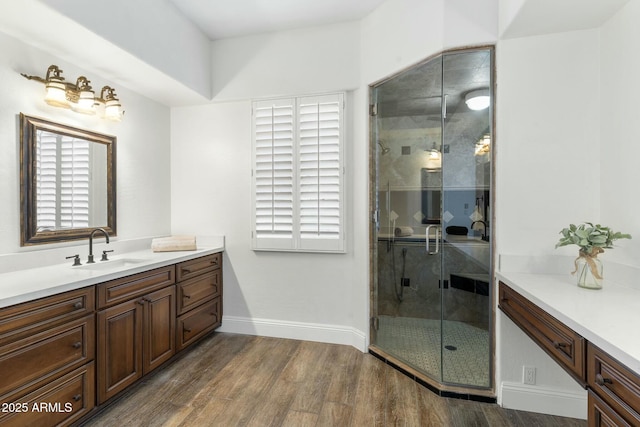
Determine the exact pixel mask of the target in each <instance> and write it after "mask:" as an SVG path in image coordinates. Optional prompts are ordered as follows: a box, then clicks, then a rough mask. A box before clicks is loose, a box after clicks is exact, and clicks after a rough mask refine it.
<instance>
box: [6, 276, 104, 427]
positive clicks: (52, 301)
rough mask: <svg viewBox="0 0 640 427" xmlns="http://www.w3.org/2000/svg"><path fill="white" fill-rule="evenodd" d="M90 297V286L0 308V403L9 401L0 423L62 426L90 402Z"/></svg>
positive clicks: (92, 309) (92, 323) (92, 333)
mask: <svg viewBox="0 0 640 427" xmlns="http://www.w3.org/2000/svg"><path fill="white" fill-rule="evenodd" d="M94 295H95V290H94V288H93V287H90V288H87V289H81V290H78V291H72V292H67V293H64V294H60V295H55V296H52V297H48V298H42V299H39V300H36V301H31V302H28V303H24V304H18V305H15V306H12V307H7V308H3V309H0V372H1V373H2V374H1V375H0V402H1V403H3V404H7V405H12V406H11V407H9V406H8V407H6V408H4V409H6V411H3V412H0V425H3V426H4V425H8V426H13V425H15V426H25V425H47V424H49V423H51V425H54V424H60V425H66V424H69V423H71V422H73V421H74V420H77V419H79V418H80V417H82V416H84V415H85V414H86V413H88V412H89V411H90V410H91V409H92V408H93V407H94V406H95V393H94V384H95V382H94V363H93V360H94V357H95V314H94V313H95V298H94ZM34 405H35V406H34ZM42 405H44V406H42ZM45 420H46V421H45Z"/></svg>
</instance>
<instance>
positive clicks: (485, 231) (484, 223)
mask: <svg viewBox="0 0 640 427" xmlns="http://www.w3.org/2000/svg"><path fill="white" fill-rule="evenodd" d="M477 223H480V224H482V225H483V226H484V229H483V231H482V235H481V236H480V240H484V241H485V242H488V241H489V236H487V223H486V222H484V221H473V222H472V223H471V229H472V230H473V226H474V224H477Z"/></svg>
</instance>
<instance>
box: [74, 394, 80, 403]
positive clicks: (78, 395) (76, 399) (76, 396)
mask: <svg viewBox="0 0 640 427" xmlns="http://www.w3.org/2000/svg"><path fill="white" fill-rule="evenodd" d="M81 397H82V395H81V394H76V395H75V396H73V400H75V401H76V402H77V401H79V400H80V398H81Z"/></svg>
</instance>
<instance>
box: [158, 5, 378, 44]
mask: <svg viewBox="0 0 640 427" xmlns="http://www.w3.org/2000/svg"><path fill="white" fill-rule="evenodd" d="M169 1H170V2H171V3H173V4H174V6H175V7H176V8H178V9H179V10H180V11H181V12H182V13H183V14H184V15H185V16H186V17H187V18H188V19H189V20H190V21H192V22H193V23H195V24H196V25H197V26H198V27H199V28H200V29H201V30H202V31H203V32H204V33H205V34H206V35H207V36H208V37H209V38H210V39H211V40H218V39H224V38H230V37H239V36H246V35H250V34H259V33H268V32H273V31H281V30H291V29H297V28H302V27H310V26H316V25H326V24H335V23H339V22H347V21H354V20H359V19H362V18H363V17H365V16H366V15H367V14H369V13H370V12H371V11H372V10H374V9H375V8H376V7H378V6H379V5H380V4H382V3H384V1H385V0H321V1H319V0H233V1H231V0H169Z"/></svg>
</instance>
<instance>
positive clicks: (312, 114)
mask: <svg viewBox="0 0 640 427" xmlns="http://www.w3.org/2000/svg"><path fill="white" fill-rule="evenodd" d="M343 98H344V95H343V94H332V95H322V96H314V97H303V98H296V99H279V100H269V101H258V102H254V104H253V132H254V135H253V159H254V165H253V171H252V173H253V190H254V191H253V196H252V197H253V198H252V203H253V230H252V237H253V239H252V242H253V248H254V249H256V250H282V251H310V252H343V251H344V240H345V239H344V229H343V228H344V219H343V215H344V212H343V210H344V206H343V203H344V201H343V197H344V196H343V175H344V167H343V159H342V157H343V154H342V152H343V147H342V145H343V130H342V129H343V110H344V99H343Z"/></svg>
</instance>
